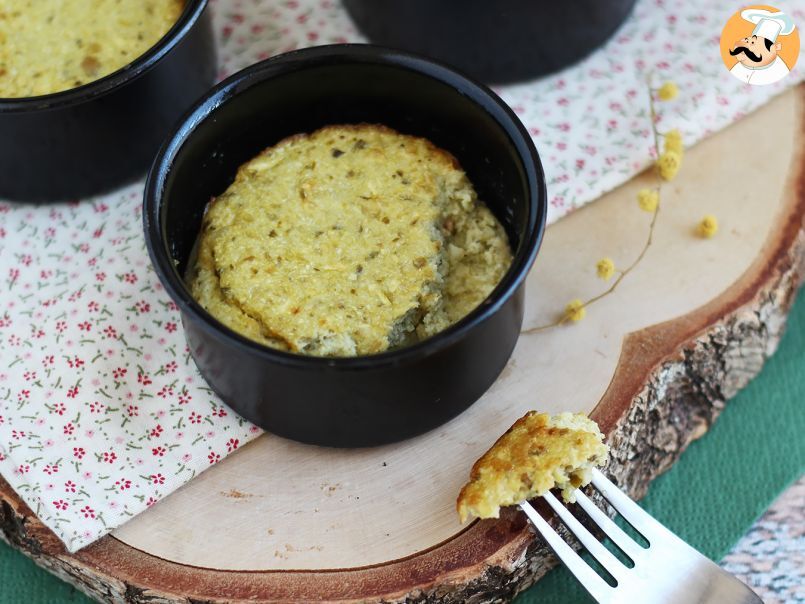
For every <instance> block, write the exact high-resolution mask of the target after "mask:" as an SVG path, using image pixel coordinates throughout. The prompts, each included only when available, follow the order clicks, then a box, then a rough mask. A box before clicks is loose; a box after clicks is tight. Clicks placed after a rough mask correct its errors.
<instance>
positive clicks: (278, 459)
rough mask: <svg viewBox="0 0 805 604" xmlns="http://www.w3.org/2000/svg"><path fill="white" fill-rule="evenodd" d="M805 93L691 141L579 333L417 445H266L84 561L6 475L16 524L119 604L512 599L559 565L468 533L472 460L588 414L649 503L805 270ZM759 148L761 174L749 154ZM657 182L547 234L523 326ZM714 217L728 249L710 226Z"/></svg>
mask: <svg viewBox="0 0 805 604" xmlns="http://www.w3.org/2000/svg"><path fill="white" fill-rule="evenodd" d="M802 102H803V89H801V88H800V89H797V90H794V91H790V92H788V93H786V94H784V95H782V96H781V97H779V98H777V99H776V100H775V101H773V102H772V103H770V104H769V105H767V106H765V107H764V108H762V109H761V110H759V111H758V112H756V113H755V114H752V115H751V116H749V117H747V118H745V119H744V120H742V121H741V122H739V123H737V124H735V125H733V126H731V127H729V128H728V129H726V130H724V131H723V132H721V133H719V134H717V135H715V136H713V137H712V138H710V139H708V140H706V141H704V142H703V143H701V144H699V145H698V146H697V147H696V148H695V149H692V150H690V151H689V152H688V154H687V157H686V160H685V165H684V166H683V169H682V171H681V173H680V176H679V178H678V179H677V180H675V181H673V182H672V183H671V184H670V185H668V186H667V187H666V188H665V191H664V193H663V201H662V209H661V213H660V217H659V220H658V227H657V230H656V233H655V239H654V243H653V245H652V247H651V248H650V250H649V252H648V254H647V255H646V257H645V259H644V261H643V262H642V263H641V265H640V267H639V268H638V269H637V270H636V271H635V272H634V273H632V274H631V275H630V276H629V277H628V278H627V279H626V280H625V281H624V282H623V283H622V285H621V287H620V288H619V289H618V290H617V292H616V293H615V294H613V295H612V296H609V297H607V298H606V299H604V300H602V301H601V302H600V303H598V304H596V305H594V306H592V307H591V308H590V309H589V311H588V316H587V318H586V319H585V320H584V321H583V322H581V323H579V324H576V325H573V326H563V327H560V328H557V329H553V330H550V331H546V332H539V333H536V334H532V335H523V336H522V337H521V339H520V342H519V343H518V346H517V348H516V350H515V352H514V355H513V357H512V360H511V362H510V363H509V365H508V366H507V368H506V369H505V370H504V373H503V375H502V376H501V378H500V379H499V380H498V382H497V383H496V384H495V385H494V386H493V387H492V389H490V391H489V392H488V393H487V394H486V395H485V396H484V397H483V398H482V399H481V400H480V401H478V403H476V404H475V405H474V406H473V407H472V408H471V409H470V410H468V411H467V412H465V413H464V414H462V415H461V416H459V417H458V418H456V419H455V420H453V421H452V422H450V423H449V424H447V425H445V426H443V427H442V428H440V429H437V430H434V431H433V432H431V433H429V434H426V435H423V436H421V437H418V438H416V439H412V440H410V441H407V442H405V443H401V444H397V445H392V446H387V447H380V448H373V449H362V450H333V449H324V448H317V447H310V446H306V445H300V444H296V443H292V442H289V441H286V440H283V439H280V438H277V437H274V436H270V435H267V436H264V437H262V438H260V439H258V440H257V441H255V442H254V443H252V444H250V445H249V446H247V447H244V448H243V450H241V451H239V452H238V453H237V454H235V455H233V456H231V457H230V458H228V459H227V460H225V461H224V462H222V463H220V464H218V465H216V466H215V467H213V468H212V469H211V470H209V471H207V472H206V473H204V474H203V475H201V476H200V477H198V478H197V479H195V480H194V481H192V482H191V483H189V484H188V485H186V486H185V487H183V488H182V489H180V490H179V491H177V492H176V493H174V494H173V495H171V496H170V497H168V498H166V499H165V500H163V501H162V502H160V503H159V504H157V505H156V506H154V507H153V508H152V509H151V510H149V511H148V512H147V513H144V514H142V515H140V516H138V517H137V518H135V519H134V520H132V521H131V522H129V523H128V524H126V525H125V526H123V527H122V528H120V529H118V530H117V531H115V533H113V535H112V536H109V537H106V538H104V539H102V540H101V541H99V542H98V543H96V544H94V545H92V546H90V547H87V548H85V549H84V550H82V551H80V552H78V553H77V554H74V555H68V554H66V553H65V551H64V549H63V548H62V546H61V545H60V543H59V542H58V540H57V539H56V538H55V536H53V535H52V533H50V532H49V531H48V530H47V529H46V528H44V527H43V526H42V525H41V524H40V523H39V522H38V521H37V520H36V518H35V517H34V516H33V514H32V513H31V511H30V510H29V509H28V508H27V507H26V506H25V505H24V504H23V503H22V502H21V501H20V500H19V499H18V498H17V497H16V495H15V494H14V493H13V492H12V491H11V490H10V489H9V488H8V486H7V485H6V484H5V483H3V482H0V502H2V511H1V512H0V533H2V534H3V535H4V537H5V539H7V540H8V541H9V542H10V543H12V544H13V545H15V546H16V547H19V548H20V549H22V550H23V551H25V552H27V553H28V554H29V555H31V556H32V557H33V558H34V559H35V560H36V561H37V562H38V563H39V564H41V565H42V566H45V567H46V568H49V569H50V570H52V571H53V572H56V573H57V574H59V575H60V576H62V577H64V578H66V579H67V580H69V581H71V582H72V583H74V584H76V585H78V586H80V587H81V588H82V589H84V590H85V591H86V592H87V593H89V594H91V595H93V596H94V597H97V598H98V599H101V600H105V601H126V602H190V601H193V602H196V601H202V602H207V601H210V602H219V601H265V602H297V601H320V602H323V601H337V602H357V601H378V602H379V601H384V602H392V601H401V602H402V601H406V602H436V601H440V602H465V601H467V600H468V599H469V598H472V601H473V602H485V601H505V600H508V599H510V598H511V597H512V596H513V595H514V594H515V593H517V592H518V591H519V590H521V589H523V588H524V587H526V586H528V585H529V584H531V583H532V582H533V581H534V580H535V579H536V578H538V577H539V576H541V575H542V574H543V573H544V572H545V571H546V570H547V569H548V568H549V567H550V565H551V564H552V563H553V561H552V559H551V558H550V557H549V556H548V554H547V552H546V550H545V548H544V546H543V545H542V544H541V542H539V541H537V540H535V539H534V537H533V536H532V533H531V532H530V530H529V529H528V528H527V526H526V524H525V522H524V521H523V519H522V517H520V516H519V515H518V514H516V513H514V512H507V513H505V514H504V515H503V517H502V518H501V519H500V520H499V521H483V522H475V523H474V524H471V525H469V526H466V527H462V526H460V525H459V524H458V521H457V518H456V516H455V512H454V507H453V506H454V500H455V495H456V493H457V491H458V489H459V487H460V485H461V484H462V482H463V481H464V479H465V477H466V474H467V472H468V470H469V467H470V465H471V464H472V462H473V461H474V459H475V458H476V457H477V456H479V455H480V454H481V453H482V452H483V451H484V450H485V449H486V448H487V447H488V446H489V445H490V444H491V442H493V441H494V440H495V438H496V437H497V436H498V435H499V434H500V433H501V432H503V431H504V430H505V429H506V427H508V425H510V424H511V423H512V422H513V421H514V420H515V419H516V418H517V417H519V416H520V415H522V414H523V413H524V412H525V411H526V410H528V409H540V410H546V411H551V412H556V411H562V410H573V411H586V412H592V415H593V417H594V418H595V419H596V420H597V421H598V422H599V423H600V424H601V427H602V429H603V430H604V431H605V433H607V434H608V441H609V444H610V445H611V447H612V459H611V462H610V465H609V468H608V469H607V471H608V473H609V474H611V475H612V476H614V477H615V478H616V480H618V481H619V482H621V483H622V484H623V485H624V486H625V487H626V490H628V491H629V492H630V493H631V494H633V495H634V496H637V497H639V496H640V495H641V494H642V493H643V492H645V489H646V488H647V486H648V483H649V482H650V480H651V479H652V478H654V477H655V476H657V475H658V474H659V473H661V472H662V471H663V470H664V469H666V468H668V467H669V466H670V465H671V464H672V463H673V462H674V461H675V460H676V459H677V458H678V456H679V454H680V453H681V451H682V450H684V448H685V447H686V446H687V444H688V443H689V442H690V441H691V440H692V439H694V438H698V437H700V436H702V435H703V434H705V433H706V430H707V428H708V426H709V425H710V423H711V422H712V421H713V420H714V419H715V418H716V417H717V415H718V413H719V412H720V410H721V409H722V408H723V406H724V404H725V402H726V401H727V400H728V399H729V398H730V397H732V396H733V395H734V394H735V393H736V392H737V391H738V390H739V389H740V388H741V387H743V386H744V385H745V384H746V382H747V381H748V380H749V379H751V377H753V376H754V375H755V374H756V373H757V372H758V371H759V370H760V368H761V366H762V364H763V361H764V360H765V359H766V358H767V357H768V355H770V354H771V353H772V352H773V351H774V348H775V346H776V344H777V341H778V340H779V337H780V335H781V333H782V330H783V328H784V324H785V317H786V313H787V311H788V309H789V307H790V304H791V301H792V299H793V296H794V294H795V292H796V290H797V287H798V286H799V284H800V283H801V281H802V276H803V264H804V263H805V234H804V233H803V214H804V213H805V212H804V211H803V210H804V209H805V192H803V187H805V180H803V178H804V175H803V168H805V156H803V153H802V151H803V150H802V147H801V136H802V133H803V105H802ZM747 148H751V149H752V161H751V164H750V162H749V161H748V159H747V154H746V152H745V149H747ZM652 183H653V177H652V175H651V174H644V175H641V176H639V177H638V178H636V179H634V180H633V181H631V182H629V183H627V184H625V185H623V186H622V187H620V188H618V189H617V190H615V191H613V192H611V193H609V194H608V195H606V196H605V197H603V198H602V199H600V200H599V201H597V202H596V203H594V204H591V205H589V206H587V207H585V208H584V209H582V210H580V211H578V212H576V213H574V214H572V215H570V216H568V217H567V218H565V219H563V220H562V221H560V222H559V223H557V224H556V225H554V226H552V227H551V228H549V229H548V232H547V234H546V238H545V243H544V245H543V249H542V250H541V252H540V255H539V257H538V260H537V264H536V266H535V269H534V271H533V272H532V274H531V276H530V277H529V280H528V284H527V288H528V291H527V295H526V298H527V311H526V319H525V328H528V327H530V326H533V325H539V324H542V323H546V322H549V321H551V320H552V319H554V318H555V315H556V313H557V312H561V309H562V308H563V307H564V304H565V303H566V302H567V301H568V300H569V299H571V298H575V297H580V298H587V297H589V296H591V295H594V294H596V293H598V292H599V291H601V289H602V288H604V287H606V286H605V284H604V283H603V282H601V281H600V280H597V279H596V277H595V263H596V261H597V260H598V259H599V258H600V257H601V256H605V255H606V256H610V257H612V258H613V259H614V260H615V262H616V264H618V265H621V266H623V265H626V264H628V263H629V262H630V261H631V260H632V259H633V258H634V256H635V255H636V254H637V253H638V252H639V249H640V246H641V244H642V241H643V239H644V237H645V235H646V232H647V229H648V222H649V219H650V216H649V215H648V214H645V213H643V212H641V211H640V210H639V209H637V206H636V202H635V196H636V192H637V190H639V189H640V188H642V187H643V186H646V185H649V184H652ZM705 213H712V214H715V215H717V216H718V217H719V219H720V222H721V230H720V232H719V234H718V236H717V237H716V238H715V239H713V240H701V239H698V238H696V237H695V236H694V235H693V228H694V226H695V224H696V222H697V221H698V220H699V219H700V218H701V216H702V215H704V214H705Z"/></svg>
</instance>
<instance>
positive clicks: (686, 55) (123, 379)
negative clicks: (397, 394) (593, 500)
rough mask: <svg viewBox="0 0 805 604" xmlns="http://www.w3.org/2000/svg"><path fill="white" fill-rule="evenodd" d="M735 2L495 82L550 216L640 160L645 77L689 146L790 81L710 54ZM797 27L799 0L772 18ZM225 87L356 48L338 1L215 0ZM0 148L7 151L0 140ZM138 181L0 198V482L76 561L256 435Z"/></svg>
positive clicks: (641, 21) (661, 19)
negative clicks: (237, 75) (31, 200)
mask: <svg viewBox="0 0 805 604" xmlns="http://www.w3.org/2000/svg"><path fill="white" fill-rule="evenodd" d="M738 8H740V6H738V5H736V4H734V3H732V2H727V1H725V0H718V1H713V2H707V3H679V2H673V3H672V2H667V1H665V0H641V1H640V2H638V5H637V7H636V8H635V11H634V13H633V15H632V17H631V18H630V19H629V21H628V22H627V23H626V24H625V25H624V26H623V27H622V28H621V29H620V30H619V31H618V33H617V34H616V35H615V37H614V38H613V40H611V41H610V43H609V44H608V45H607V46H606V47H605V48H603V49H601V50H599V51H598V52H597V53H595V54H594V55H593V56H591V57H590V58H588V59H587V60H586V61H584V62H583V63H581V64H579V65H576V66H574V67H571V68H569V69H566V70H565V71H563V72H561V73H559V74H556V75H553V76H550V77H547V78H544V79H541V80H537V81H534V82H529V83H524V84H519V85H515V86H507V87H502V88H500V89H498V90H497V92H498V93H499V94H500V95H501V96H502V97H503V98H504V100H505V101H506V102H508V103H509V104H510V105H511V106H512V107H513V108H514V110H515V112H516V113H517V114H518V115H519V116H520V118H521V119H522V120H523V122H524V123H525V125H526V127H527V128H528V130H529V132H530V133H531V134H532V135H533V137H534V140H535V142H536V144H537V148H538V149H539V151H540V153H541V156H542V160H543V162H544V164H545V173H546V174H547V175H548V178H549V182H548V193H549V198H550V213H549V220H550V221H555V220H557V219H558V218H560V217H561V216H563V215H564V214H566V213H568V212H569V211H571V210H573V209H574V208H577V207H579V206H581V205H583V204H585V203H587V202H589V201H591V200H593V199H595V198H597V197H599V196H600V195H602V194H603V193H605V192H606V191H608V190H610V189H612V188H614V187H616V186H617V185H619V184H621V183H622V182H624V181H626V180H627V179H629V178H630V177H632V176H633V175H634V174H636V173H637V172H639V171H640V170H642V169H644V168H645V167H646V166H647V165H649V163H650V162H651V150H652V140H651V128H650V124H649V122H648V119H649V117H648V112H647V102H646V94H647V84H646V79H647V74H649V73H652V74H653V75H652V78H653V83H654V84H655V85H656V84H658V83H660V82H661V81H664V80H666V79H672V80H674V81H676V83H677V84H678V85H679V87H680V89H681V90H682V93H681V95H680V98H679V100H677V101H676V102H674V103H673V104H667V105H666V104H664V105H663V106H662V107H663V109H664V110H665V113H664V114H663V115H662V116H660V119H662V120H663V121H664V124H663V127H664V128H670V127H678V128H680V129H681V130H682V132H683V135H684V137H685V140H686V142H687V143H688V144H690V143H693V142H695V141H697V140H699V139H701V138H703V137H704V136H707V135H708V134H710V133H711V132H714V131H716V130H718V129H720V128H723V127H724V126H726V125H728V124H729V123H731V122H732V121H734V120H737V119H739V118H740V117H741V116H742V115H744V114H745V113H747V112H749V111H752V110H753V109H755V108H757V107H758V106H760V105H762V104H763V103H765V102H766V101H768V100H769V99H770V98H771V97H772V96H774V95H775V94H777V93H779V92H780V91H781V90H783V89H784V88H786V87H788V86H792V85H793V84H795V83H796V82H797V81H798V80H800V79H801V78H802V76H801V75H800V74H801V73H802V69H801V68H799V69H795V70H794V71H793V73H792V74H791V75H790V76H789V77H787V78H785V79H784V80H783V81H781V82H779V83H778V84H775V85H772V86H767V87H752V86H749V85H746V84H741V83H740V82H739V81H738V80H736V79H734V78H733V77H732V76H731V75H730V74H729V73H727V70H726V69H725V68H724V66H723V64H722V62H721V58H720V55H719V51H718V40H719V36H720V32H721V28H722V26H723V24H724V23H725V22H726V20H727V18H728V17H729V16H730V15H731V14H732V13H733V12H734V11H735V10H737V9H738ZM782 8H783V9H785V10H788V12H789V13H790V14H791V15H792V16H793V17H794V19H795V21H797V22H799V23H805V0H798V1H797V2H793V1H789V2H786V6H784V7H782ZM211 10H212V11H213V12H214V16H215V24H216V30H217V34H218V43H219V48H220V61H221V74H220V75H221V77H224V76H226V75H228V74H230V73H232V72H234V71H236V70H238V69H240V68H242V67H244V66H246V65H249V64H251V63H253V62H255V61H258V60H260V59H264V58H266V57H268V56H271V55H273V54H276V53H279V52H284V51H287V50H291V49H294V48H298V47H301V46H309V45H313V44H324V43H332V42H346V41H363V40H362V38H361V36H360V34H358V33H357V32H356V30H355V28H354V26H353V25H352V24H351V22H350V20H349V17H348V16H347V14H346V13H345V11H344V10H343V9H342V8H341V6H340V5H339V4H338V3H337V2H336V1H335V0H284V1H276V0H248V1H247V0H212V1H211ZM0 144H9V143H7V142H5V141H2V140H0ZM141 195H142V184H138V185H135V186H131V187H128V188H126V189H123V190H121V191H118V192H115V193H113V194H110V195H106V196H103V197H98V198H95V199H88V200H84V201H81V202H77V203H69V204H57V205H50V206H41V207H37V206H28V205H17V204H10V203H0V473H2V476H3V478H5V479H6V480H7V481H8V482H9V483H10V484H11V485H12V486H13V487H14V489H15V490H16V491H17V492H18V493H19V495H20V496H21V497H22V498H23V499H24V500H25V501H26V503H28V505H29V506H30V507H31V508H32V509H33V510H34V511H35V512H36V514H37V515H38V516H39V517H40V518H41V519H42V521H43V522H44V523H45V524H46V525H47V526H48V527H50V528H51V529H52V530H53V531H54V533H55V534H56V535H58V536H59V538H61V539H62V540H63V541H64V543H65V544H66V546H67V548H68V549H69V550H70V551H75V550H77V549H79V548H81V547H83V546H85V545H87V544H89V543H91V542H93V541H95V540H96V539H98V538H99V537H101V536H102V535H104V534H106V533H107V532H109V531H110V530H112V529H114V528H115V527H117V526H120V525H121V524H123V523H124V522H125V521H126V520H127V519H128V518H131V517H132V516H134V515H135V514H139V513H140V512H142V511H144V510H145V509H146V508H147V507H148V506H150V505H152V504H154V503H155V502H157V501H158V500H159V499H161V498H162V497H165V496H166V495H168V494H169V493H171V492H172V491H174V490H175V489H177V488H178V487H180V486H181V485H182V484H184V483H186V482H187V481H188V480H191V479H192V478H193V477H194V476H195V475H196V474H198V473H199V472H202V471H203V470H204V469H206V468H208V467H209V466H210V465H212V464H214V463H216V462H218V461H219V460H221V459H223V458H224V457H226V455H227V454H229V453H231V452H232V451H234V450H235V449H237V448H238V447H240V446H243V444H245V443H246V442H248V441H249V440H251V439H253V438H255V437H257V436H258V435H259V434H260V433H261V432H260V430H259V429H258V428H256V427H255V426H252V425H250V424H249V423H248V422H246V421H244V420H243V419H241V418H239V417H238V416H237V415H235V414H234V413H233V412H232V411H231V410H229V409H228V408H227V407H226V406H225V405H223V404H222V403H221V401H220V400H218V399H217V397H216V396H215V395H214V394H213V393H212V392H211V391H210V390H209V389H208V388H207V386H206V384H205V382H204V381H203V380H202V379H201V378H200V377H199V375H198V373H197V371H196V369H195V366H194V364H193V362H192V360H191V359H190V357H189V354H188V350H187V346H186V345H185V341H184V337H183V335H182V328H181V322H180V318H179V314H178V312H177V309H176V307H175V305H174V304H173V303H172V302H171V301H170V300H169V298H168V296H167V295H165V293H164V292H163V290H162V287H161V285H160V283H159V281H158V279H157V278H156V276H155V275H154V273H153V271H152V270H151V267H150V263H149V260H148V255H147V253H146V251H145V246H144V241H143V237H142V234H141V216H140V203H141Z"/></svg>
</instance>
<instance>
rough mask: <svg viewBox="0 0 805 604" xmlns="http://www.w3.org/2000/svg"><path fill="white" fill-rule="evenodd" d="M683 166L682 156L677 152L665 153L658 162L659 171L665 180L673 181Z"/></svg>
mask: <svg viewBox="0 0 805 604" xmlns="http://www.w3.org/2000/svg"><path fill="white" fill-rule="evenodd" d="M681 165H682V156H681V155H679V153H677V152H675V151H665V152H664V153H663V154H662V155H660V158H659V159H658V160H657V169H658V170H659V172H660V178H662V179H663V180H673V179H674V177H676V174H677V172H679V167H680V166H681Z"/></svg>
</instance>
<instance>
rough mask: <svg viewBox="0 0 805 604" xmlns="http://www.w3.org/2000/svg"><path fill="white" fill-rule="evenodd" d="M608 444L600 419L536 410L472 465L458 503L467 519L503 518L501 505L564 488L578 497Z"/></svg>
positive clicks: (569, 497)
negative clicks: (578, 492) (468, 478)
mask: <svg viewBox="0 0 805 604" xmlns="http://www.w3.org/2000/svg"><path fill="white" fill-rule="evenodd" d="M608 450H609V449H608V447H607V446H606V445H605V444H604V443H603V435H602V434H601V430H600V429H599V428H598V424H596V423H595V422H594V421H592V420H591V419H589V418H588V417H587V416H585V415H583V414H573V413H560V414H558V415H553V416H550V415H548V414H546V413H537V412H535V411H530V412H528V413H527V414H526V415H524V416H523V417H521V418H520V419H518V420H517V421H516V422H515V423H514V425H513V426H512V427H511V428H509V430H508V431H507V432H506V433H505V434H504V435H503V436H501V437H500V438H499V439H498V440H497V442H496V443H495V444H494V445H492V448H491V449H489V451H487V452H486V453H485V454H484V455H483V456H482V457H481V458H480V459H479V460H478V461H477V462H475V465H473V467H472V471H471V472H470V481H469V482H468V483H467V484H466V485H464V488H463V489H461V493H460V495H459V497H458V501H457V504H456V508H457V510H458V514H459V516H460V517H461V521H462V522H464V521H465V520H467V518H470V517H473V516H475V517H478V518H497V517H498V516H499V514H500V508H501V507H503V506H508V505H517V504H518V503H520V502H522V501H526V500H528V499H533V498H535V497H539V496H541V495H544V494H545V493H547V492H548V491H549V490H551V489H553V488H557V489H561V490H562V495H563V497H564V498H565V500H566V501H574V499H575V498H574V492H575V490H576V489H577V488H579V487H581V486H584V485H586V484H588V483H589V482H590V480H591V471H592V468H593V467H594V466H597V465H600V464H602V463H603V462H604V461H605V460H606V457H607V452H608Z"/></svg>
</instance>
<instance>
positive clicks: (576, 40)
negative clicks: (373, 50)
mask: <svg viewBox="0 0 805 604" xmlns="http://www.w3.org/2000/svg"><path fill="white" fill-rule="evenodd" d="M343 2H344V5H345V6H346V7H347V10H348V11H349V13H350V15H351V16H352V18H353V19H354V21H355V23H356V24H357V25H358V27H359V28H360V29H361V31H363V32H364V33H365V34H366V35H367V36H368V38H369V40H370V41H372V42H374V43H376V44H384V45H386V46H393V47H395V48H402V49H405V50H409V51H415V52H421V53H423V54H425V55H428V56H430V57H434V58H436V59H439V60H441V61H445V62H447V63H449V64H451V65H455V66H457V67H459V68H460V69H463V70H465V71H467V72H468V73H470V74H472V75H473V76H475V77H477V78H480V79H482V80H484V81H486V82H493V83H496V84H502V83H507V82H516V81H520V80H525V79H528V78H535V77H537V76H541V75H545V74H548V73H552V72H554V71H558V70H560V69H562V68H564V67H567V66H568V65H572V64H573V63H575V62H576V61H579V60H581V59H583V58H584V57H586V56H587V55H588V54H589V53H590V52H592V51H593V50H595V49H596V48H598V47H599V46H601V45H602V44H603V43H604V42H606V41H607V40H608V39H609V38H610V37H611V36H612V34H613V33H615V30H617V29H618V27H620V25H621V23H623V22H624V21H625V20H626V17H628V16H629V13H630V12H631V10H632V7H633V6H634V4H635V0H572V1H571V2H546V1H545V0H343Z"/></svg>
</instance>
